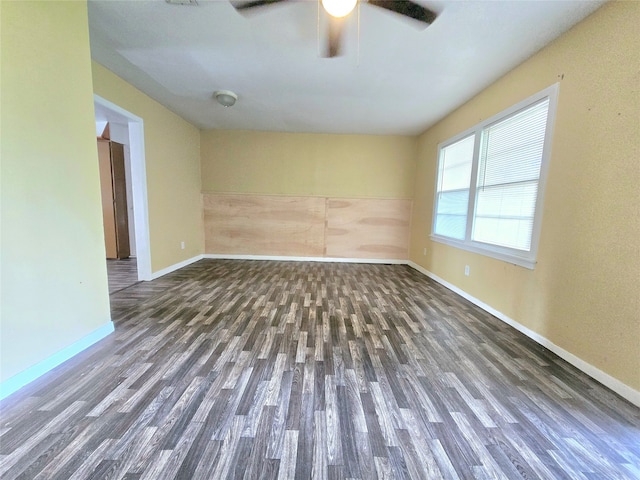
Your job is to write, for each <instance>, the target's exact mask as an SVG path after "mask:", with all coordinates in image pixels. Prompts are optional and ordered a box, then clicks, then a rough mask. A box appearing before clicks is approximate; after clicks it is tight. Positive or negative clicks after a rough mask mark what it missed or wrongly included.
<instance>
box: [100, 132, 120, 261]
mask: <svg viewBox="0 0 640 480" xmlns="http://www.w3.org/2000/svg"><path fill="white" fill-rule="evenodd" d="M109 143H110V142H109V140H98V161H99V165H100V191H101V195H102V221H103V223H104V245H105V248H106V251H107V258H118V244H117V240H116V217H115V211H114V201H113V181H112V179H111V150H110V147H109Z"/></svg>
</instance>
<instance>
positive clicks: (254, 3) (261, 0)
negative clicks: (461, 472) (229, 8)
mask: <svg viewBox="0 0 640 480" xmlns="http://www.w3.org/2000/svg"><path fill="white" fill-rule="evenodd" d="M286 1H287V0H251V1H248V2H231V5H233V8H235V9H236V10H238V11H242V10H249V9H251V8H256V7H264V6H266V5H271V4H272V3H280V2H286Z"/></svg>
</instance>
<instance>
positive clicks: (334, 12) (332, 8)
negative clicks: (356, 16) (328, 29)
mask: <svg viewBox="0 0 640 480" xmlns="http://www.w3.org/2000/svg"><path fill="white" fill-rule="evenodd" d="M357 1H358V0H322V6H323V7H324V9H325V10H326V11H327V13H328V14H329V15H331V16H333V17H337V18H341V17H345V16H347V15H349V14H350V13H351V11H352V10H353V9H354V8H355V6H356V3H357Z"/></svg>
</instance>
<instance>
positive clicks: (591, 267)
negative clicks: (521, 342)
mask: <svg viewBox="0 0 640 480" xmlns="http://www.w3.org/2000/svg"><path fill="white" fill-rule="evenodd" d="M638 25H640V3H638V2H613V3H610V4H607V5H605V6H604V7H603V8H601V9H600V10H598V11H596V12H595V13H594V14H593V15H592V16H590V17H589V18H587V19H586V20H585V21H584V22H582V23H580V24H579V25H577V26H576V27H574V28H573V29H572V30H570V31H569V32H567V33H566V34H565V35H563V36H561V37H560V38H559V39H557V40H556V41H555V42H553V43H552V44H551V45H549V46H548V47H546V48H545V49H543V50H542V51H541V52H539V53H538V54H537V55H535V56H534V57H532V58H531V59H529V60H528V61H526V62H525V63H523V64H522V65H520V66H519V67H518V68H516V69H515V70H513V71H512V72H510V73H509V74H507V75H506V76H505V77H503V78H502V79H500V80H499V81H498V82H496V83H495V84H494V85H492V86H491V87H489V88H487V89H486V90H485V91H483V92H482V93H481V94H479V95H478V96H477V97H475V98H474V99H472V100H471V101H469V102H468V103H467V104H465V105H464V106H463V107H461V108H460V109H458V110H457V111H455V112H453V113H452V114H451V115H449V116H448V117H447V118H445V119H444V120H442V121H441V122H440V123H438V124H437V125H435V126H434V127H433V128H431V129H429V130H428V131H427V132H426V133H424V134H423V135H422V136H421V137H420V140H419V160H418V166H417V174H416V187H415V198H414V215H413V228H412V238H411V253H410V257H411V260H413V261H414V262H416V263H418V264H420V265H421V266H423V267H424V268H426V269H427V270H429V271H431V272H433V273H435V274H436V275H438V276H439V277H441V278H443V279H445V280H447V281H448V282H451V283H452V284H454V285H456V286H457V287H459V288H461V289H462V290H464V291H466V292H468V293H469V294H471V295H472V296H474V297H476V298H478V299H480V300H481V301H483V302H485V303H487V304H489V305H490V306H492V307H493V308H495V309H497V310H498V311H500V312H502V313H504V314H506V315H507V316H509V317H511V318H513V319H515V320H516V321H518V322H519V323H521V324H523V325H524V326H526V327H528V328H529V329H531V330H533V331H535V332H537V333H538V334H540V335H543V336H544V337H546V338H548V339H549V340H551V341H552V342H553V343H555V344H556V345H558V346H560V347H561V348H563V349H565V350H567V351H569V352H570V353H572V354H574V355H576V356H578V357H579V358H581V359H582V360H584V361H586V362H588V363H590V364H591V365H593V366H595V367H597V368H599V369H601V370H603V371H604V372H606V373H607V374H609V375H611V376H613V377H615V378H616V379H618V380H620V381H621V382H623V383H625V384H627V385H629V386H630V387H632V388H634V389H636V390H640V287H639V285H640V247H639V239H640V210H639V209H640V187H639V185H638V184H639V181H640V148H639V147H640V140H639V139H640V90H639V86H640V75H639V66H640V35H638ZM555 82H560V93H559V102H558V110H557V117H556V125H555V131H554V136H553V146H552V152H551V160H550V170H549V177H548V183H547V192H546V196H545V204H544V217H543V224H542V234H541V239H540V248H539V254H538V264H537V266H536V268H535V270H533V271H531V270H527V269H524V268H521V267H517V266H514V265H510V264H508V263H505V262H501V261H497V260H494V259H490V258H487V257H484V256H480V255H476V254H472V253H468V252H465V251H461V250H458V249H455V248H451V247H448V246H445V245H442V244H438V243H433V242H430V241H429V238H428V234H429V232H430V231H431V221H432V208H433V195H434V192H433V186H434V184H435V174H436V162H437V158H436V155H437V144H438V143H439V142H441V141H443V140H446V139H448V138H450V137H452V136H453V135H455V134H457V133H460V132H462V131H463V130H465V129H467V128H469V127H471V126H473V125H474V124H476V123H478V122H479V121H481V120H483V119H485V118H488V117H490V116H492V115H494V114H496V113H498V112H500V111H501V110H503V109H505V108H507V107H509V106H510V105H512V104H515V103H517V102H519V101H520V100H523V99H524V98H526V97H527V96H529V95H531V94H533V93H535V92H538V91H540V90H542V89H543V88H545V87H548V86H549V85H551V84H553V83H555ZM423 247H427V252H428V253H427V256H426V257H425V256H423V252H422V250H423ZM465 265H469V266H470V268H471V275H470V276H469V277H465V276H464V266H465Z"/></svg>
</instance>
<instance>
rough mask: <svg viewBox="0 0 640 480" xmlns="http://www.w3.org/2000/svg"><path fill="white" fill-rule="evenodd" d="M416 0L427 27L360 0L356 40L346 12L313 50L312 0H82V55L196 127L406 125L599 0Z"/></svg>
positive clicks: (504, 68) (453, 102) (522, 54)
mask: <svg viewBox="0 0 640 480" xmlns="http://www.w3.org/2000/svg"><path fill="white" fill-rule="evenodd" d="M418 1H419V3H421V4H422V5H424V6H427V7H429V8H431V9H432V10H434V11H436V12H437V13H438V14H439V15H438V18H437V19H436V21H435V22H434V23H433V24H432V25H431V26H429V27H428V28H426V29H421V28H419V27H418V28H416V25H415V22H412V21H407V20H405V19H404V18H402V17H400V16H398V15H396V14H394V13H392V12H388V11H386V10H384V9H380V8H376V7H374V6H372V5H367V4H363V5H362V6H361V9H360V12H361V16H360V35H359V38H358V22H357V15H355V14H352V15H351V16H350V17H349V18H348V20H347V23H346V29H345V32H344V36H343V48H342V53H343V55H342V56H340V57H336V58H321V57H319V56H318V20H319V19H318V6H317V5H318V4H317V3H316V2H315V1H299V2H283V3H280V4H277V5H271V6H268V7H264V8H261V9H259V12H255V13H253V14H251V15H248V16H243V15H240V14H239V13H238V12H236V10H235V9H234V8H233V7H232V5H231V4H230V3H229V2H228V1H226V0H220V1H204V0H199V1H198V5H197V6H178V5H171V4H168V3H166V2H165V1H164V0H155V1H141V0H128V1H113V0H106V1H105V0H91V1H89V31H90V35H91V53H92V57H93V58H94V60H96V61H97V62H98V63H100V64H102V65H104V66H105V67H107V68H108V69H110V70H111V71H113V72H114V73H116V74H117V75H119V76H121V77H122V78H124V79H125V80H127V81H128V82H129V83H131V84H133V85H135V86H136V87H137V88H139V89H140V90H142V91H143V92H145V93H146V94H147V95H149V96H150V97H152V98H154V99H155V100H157V101H158V102H160V103H161V104H163V105H165V106H166V107H167V108H169V109H170V110H172V111H174V112H176V113H177V114H178V115H180V116H181V117H183V118H185V119H186V120H188V121H189V122H191V123H193V124H194V125H196V126H198V127H200V128H203V129H246V130H267V131H287V132H312V133H314V132H315V133H361V134H409V135H414V134H418V133H421V132H423V131H424V130H425V129H426V128H428V127H429V126H431V125H433V124H434V123H435V122H437V121H438V120H439V119H441V118H443V117H444V116H446V115H447V114H448V113H449V112H451V111H452V110H454V109H455V108H457V107H458V106H460V105H462V104H463V103H464V102H466V101H467V100H469V99H470V98H472V97H473V96H474V95H475V94H477V93H478V92H480V91H482V90H483V89H484V88H485V87H487V86H488V85H490V84H491V83H493V82H494V81H495V80H496V79H498V78H499V77H501V76H502V75H504V74H505V73H506V72H508V71H509V70H511V69H512V68H514V67H515V66H516V65H518V64H520V63H521V62H522V61H524V60H525V59H527V58H528V57H530V56H531V55H533V54H534V53H535V52H537V51H538V50H540V49H541V48H542V47H543V46H545V45H546V44H548V43H549V42H550V41H552V40H553V39H554V38H556V37H558V36H559V35H560V34H562V33H563V32H564V31H566V30H568V29H569V28H570V27H571V26H573V25H574V24H576V23H578V22H579V21H580V20H582V19H583V18H584V17H586V16H587V15H589V14H590V13H591V12H593V11H594V10H596V9H597V8H598V7H599V6H601V5H602V4H603V3H604V1H603V0H599V1H584V0H577V1H574V0H563V1H553V0H533V1H524V0H508V1H498V0H493V1H486V0H483V1H471V2H469V1H452V0H446V1H432V0H418ZM324 21H325V19H324V16H322V15H321V16H320V22H321V24H320V27H321V28H320V35H321V38H322V39H324V32H325V29H324V28H323V27H324ZM221 89H226V90H232V91H234V92H235V93H236V94H237V95H238V97H239V98H238V102H237V103H236V105H235V106H234V107H232V108H224V107H222V106H221V105H219V104H217V103H216V102H215V100H214V99H213V92H214V91H215V90H221Z"/></svg>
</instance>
